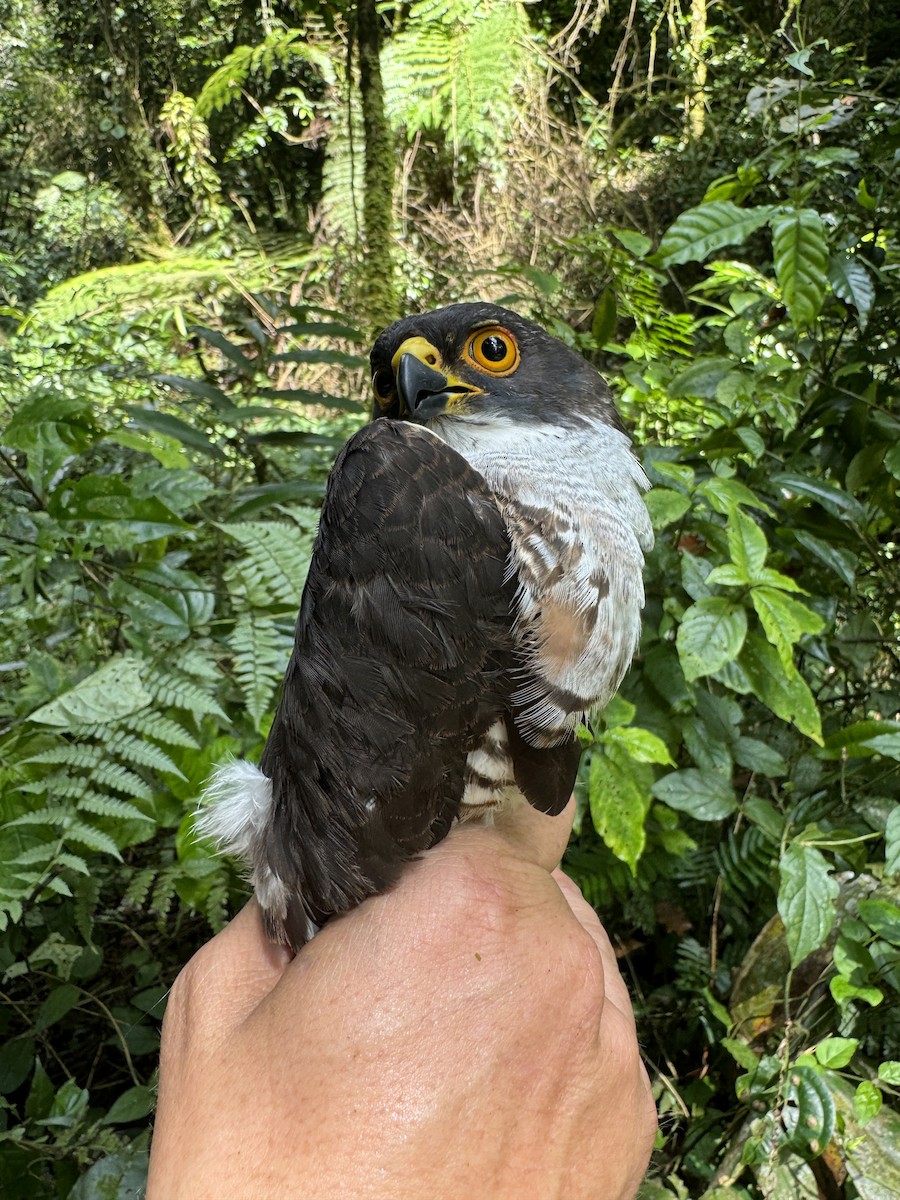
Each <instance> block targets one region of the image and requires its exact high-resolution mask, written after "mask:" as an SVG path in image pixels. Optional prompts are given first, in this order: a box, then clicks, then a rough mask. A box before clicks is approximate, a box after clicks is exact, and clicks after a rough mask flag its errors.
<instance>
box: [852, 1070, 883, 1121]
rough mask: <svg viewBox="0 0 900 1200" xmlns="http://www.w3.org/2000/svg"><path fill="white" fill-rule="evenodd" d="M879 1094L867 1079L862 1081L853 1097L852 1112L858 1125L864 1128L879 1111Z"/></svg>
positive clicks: (880, 1099)
mask: <svg viewBox="0 0 900 1200" xmlns="http://www.w3.org/2000/svg"><path fill="white" fill-rule="evenodd" d="M881 1104H882V1098H881V1092H880V1091H879V1089H878V1088H877V1087H876V1086H875V1084H874V1083H872V1082H871V1081H870V1080H868V1079H864V1080H863V1081H862V1083H861V1084H860V1085H859V1087H858V1088H857V1089H856V1092H855V1093H854V1096H853V1111H854V1112H855V1113H856V1119H857V1120H858V1121H859V1123H860V1125H862V1126H866V1125H868V1123H869V1122H870V1121H871V1120H872V1118H873V1117H877V1116H878V1114H879V1112H880V1111H881Z"/></svg>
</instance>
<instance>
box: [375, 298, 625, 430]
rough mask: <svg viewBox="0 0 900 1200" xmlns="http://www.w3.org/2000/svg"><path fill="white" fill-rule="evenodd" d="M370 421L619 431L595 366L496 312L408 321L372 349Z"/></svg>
mask: <svg viewBox="0 0 900 1200" xmlns="http://www.w3.org/2000/svg"><path fill="white" fill-rule="evenodd" d="M370 357H371V364H372V390H373V392H374V397H375V399H374V405H373V414H372V415H373V418H377V417H393V418H395V419H396V418H402V419H405V420H409V421H415V422H417V423H420V424H424V423H429V422H432V421H436V422H438V423H439V424H443V423H444V422H445V421H449V420H453V419H455V418H460V419H465V420H467V421H470V422H476V423H479V424H491V423H494V422H498V421H501V422H502V421H514V422H517V423H520V422H523V423H524V422H530V423H534V424H542V423H545V422H550V423H552V424H555V425H578V424H582V423H584V422H587V421H589V422H598V421H600V422H602V423H604V424H606V425H613V426H616V427H619V428H620V427H621V426H620V422H619V417H618V414H617V412H616V409H615V406H614V405H613V401H612V397H611V395H610V391H609V388H608V387H607V385H606V383H605V382H604V380H603V379H602V378H601V377H600V375H598V374H597V372H596V371H595V370H594V368H593V367H592V366H591V365H590V364H589V363H587V362H586V361H585V360H584V359H583V358H582V357H581V356H580V355H579V354H577V353H576V352H575V351H574V350H572V349H570V348H569V347H568V346H566V345H565V344H564V343H563V342H561V341H559V340H558V339H557V338H555V337H551V335H550V334H549V333H547V332H546V330H544V329H541V327H540V326H539V325H535V323H534V322H533V321H528V320H526V319H525V318H524V317H520V316H519V315H518V314H517V313H514V312H510V310H509V309H508V308H501V307H500V306H499V305H497V304H481V303H479V304H451V305H450V306H449V307H447V308H439V309H436V310H435V311H434V312H429V313H422V314H421V315H419V316H412V317H404V318H403V320H401V321H397V322H395V323H394V324H393V325H391V326H389V327H388V328H387V329H385V330H384V332H383V333H381V334H380V335H379V337H378V339H377V341H376V342H375V345H374V346H373V348H372V353H371V356H370Z"/></svg>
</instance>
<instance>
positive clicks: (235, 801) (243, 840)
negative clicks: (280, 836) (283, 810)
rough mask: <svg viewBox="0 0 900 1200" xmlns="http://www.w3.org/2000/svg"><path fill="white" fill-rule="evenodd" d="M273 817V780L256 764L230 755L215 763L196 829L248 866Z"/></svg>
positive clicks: (253, 863) (253, 862)
mask: <svg viewBox="0 0 900 1200" xmlns="http://www.w3.org/2000/svg"><path fill="white" fill-rule="evenodd" d="M271 820H272V781H271V779H269V778H267V776H265V775H264V774H263V773H262V771H261V770H260V769H259V767H257V766H255V765H254V764H253V763H250V762H247V761H246V760H244V759H233V760H232V761H231V762H228V763H224V764H223V765H222V766H220V767H217V768H216V770H215V772H214V774H213V776H212V778H211V779H210V781H209V783H208V784H207V785H206V788H205V790H204V792H203V796H202V798H201V801H200V810H199V814H198V816H197V820H196V829H197V832H198V833H199V834H200V836H201V837H208V838H211V839H212V840H213V841H214V842H216V844H217V845H218V847H219V849H220V850H222V851H224V852H225V853H227V854H234V855H236V856H237V857H238V858H242V859H244V861H245V862H246V863H247V865H248V866H249V867H254V866H255V865H256V856H257V852H258V849H259V847H260V844H261V842H262V840H263V838H264V837H265V833H266V829H267V828H268V825H269V823H270V821H271Z"/></svg>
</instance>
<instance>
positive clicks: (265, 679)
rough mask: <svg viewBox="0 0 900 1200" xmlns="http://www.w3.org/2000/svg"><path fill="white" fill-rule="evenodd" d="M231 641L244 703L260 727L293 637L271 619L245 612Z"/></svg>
mask: <svg viewBox="0 0 900 1200" xmlns="http://www.w3.org/2000/svg"><path fill="white" fill-rule="evenodd" d="M228 641H229V645H230V646H231V649H232V650H233V652H234V672H235V675H236V676H237V679H238V682H239V684H240V686H241V691H242V692H243V695H244V704H245V705H246V708H247V712H248V713H249V714H250V716H251V718H252V720H253V725H254V728H255V729H256V730H257V731H259V728H260V723H261V722H262V719H263V717H264V716H265V715H266V713H267V712H268V710H269V705H270V701H271V699H272V697H273V695H274V693H275V689H276V688H277V687H278V684H279V683H280V681H281V676H282V675H283V673H284V667H285V662H286V661H287V657H288V655H289V653H290V645H291V642H290V639H289V638H285V637H284V636H283V635H282V634H281V632H280V631H279V630H278V629H277V627H276V626H275V625H273V623H272V621H271V620H270V619H268V620H267V619H264V618H262V617H260V616H259V615H258V614H256V613H245V614H244V615H243V616H242V617H241V618H240V620H239V621H238V623H237V624H236V625H235V627H234V630H233V631H232V634H231V636H230V637H229V639H228Z"/></svg>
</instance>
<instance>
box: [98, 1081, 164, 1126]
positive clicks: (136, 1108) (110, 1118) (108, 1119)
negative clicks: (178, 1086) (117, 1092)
mask: <svg viewBox="0 0 900 1200" xmlns="http://www.w3.org/2000/svg"><path fill="white" fill-rule="evenodd" d="M155 1102H156V1097H155V1096H154V1094H153V1090H152V1088H148V1087H143V1086H138V1087H132V1088H129V1089H128V1091H127V1092H123V1093H122V1094H121V1096H119V1097H118V1098H117V1099H116V1100H114V1101H113V1103H112V1105H111V1106H110V1108H109V1110H108V1112H106V1113H105V1114H104V1115H103V1117H102V1118H101V1120H100V1124H101V1125H130V1124H132V1123H133V1122H134V1121H142V1120H143V1119H144V1117H146V1116H147V1114H148V1113H149V1112H151V1111H152V1109H153V1105H154V1104H155Z"/></svg>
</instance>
